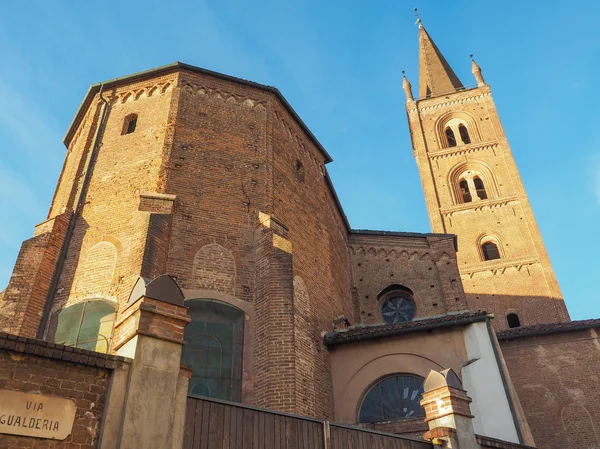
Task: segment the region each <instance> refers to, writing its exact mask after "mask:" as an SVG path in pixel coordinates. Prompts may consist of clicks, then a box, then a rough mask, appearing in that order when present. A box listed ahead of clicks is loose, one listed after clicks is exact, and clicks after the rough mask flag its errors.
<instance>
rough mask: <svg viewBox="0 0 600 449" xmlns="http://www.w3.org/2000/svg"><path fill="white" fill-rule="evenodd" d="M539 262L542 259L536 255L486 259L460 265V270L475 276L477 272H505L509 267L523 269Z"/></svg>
mask: <svg viewBox="0 0 600 449" xmlns="http://www.w3.org/2000/svg"><path fill="white" fill-rule="evenodd" d="M539 263H541V262H540V259H539V258H536V257H526V258H520V259H498V260H486V261H485V262H479V263H474V264H469V265H462V266H459V270H460V274H461V276H464V277H466V276H468V277H473V275H474V274H476V273H482V272H486V271H490V272H492V274H504V272H505V271H506V270H507V269H509V268H515V269H516V270H518V271H521V269H522V268H524V267H526V266H529V265H536V264H539Z"/></svg>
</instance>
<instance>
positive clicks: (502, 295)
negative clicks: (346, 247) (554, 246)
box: [403, 24, 569, 330]
mask: <svg viewBox="0 0 600 449" xmlns="http://www.w3.org/2000/svg"><path fill="white" fill-rule="evenodd" d="M472 71H473V75H474V76H475V81H476V86H464V85H463V84H462V82H461V81H460V80H459V78H458V76H457V75H456V74H455V73H454V71H453V70H452V68H451V67H450V65H449V64H448V62H447V61H446V59H445V58H444V56H443V55H442V54H441V52H440V50H439V49H438V47H437V46H436V45H435V43H434V42H433V40H432V39H431V37H430V36H429V34H428V33H427V31H426V30H425V28H424V27H423V25H422V24H419V97H418V98H413V94H412V88H411V85H410V83H409V81H408V80H407V79H406V77H405V78H404V80H403V89H404V91H405V93H406V98H407V102H406V111H407V114H408V122H409V128H410V133H411V139H412V145H413V153H414V156H415V159H416V161H417V166H418V168H419V173H420V176H421V181H422V184H423V190H424V193H425V201H426V203H427V209H428V212H429V219H430V221H431V228H432V231H433V232H439V233H448V234H456V235H457V236H458V255H457V257H458V264H459V269H460V274H461V278H462V283H463V285H464V290H465V293H466V294H467V301H468V306H469V308H470V309H471V310H485V311H487V312H492V313H494V315H495V317H496V319H495V320H494V326H495V328H496V329H498V330H500V329H506V328H508V327H516V326H519V325H530V324H536V323H553V322H561V321H569V315H568V312H567V309H566V307H565V304H564V301H563V298H562V294H561V292H560V288H559V286H558V282H557V280H556V277H555V275H554V271H553V270H552V265H551V264H550V259H549V258H548V254H547V252H546V249H545V247H544V242H543V240H542V236H541V234H540V231H539V229H538V226H537V224H536V221H535V218H534V216H533V211H532V209H531V206H530V204H529V200H528V198H527V194H526V193H525V189H524V187H523V183H522V181H521V177H520V176H519V172H518V170H517V166H516V164H515V161H514V159H513V155H512V152H511V149H510V146H509V144H508V141H507V139H506V135H505V133H504V130H503V129H502V125H501V123H500V118H499V116H498V112H497V111H496V106H495V105H494V101H493V99H492V93H491V90H490V86H489V85H488V84H486V83H485V81H484V79H483V76H482V73H481V69H480V67H479V66H478V65H477V63H476V62H475V61H474V60H473V61H472ZM523 150H525V149H523Z"/></svg>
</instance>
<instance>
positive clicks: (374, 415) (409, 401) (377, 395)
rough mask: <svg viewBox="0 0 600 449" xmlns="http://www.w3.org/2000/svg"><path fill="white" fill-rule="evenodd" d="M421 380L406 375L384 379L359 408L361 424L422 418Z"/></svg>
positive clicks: (423, 412) (368, 394)
mask: <svg viewBox="0 0 600 449" xmlns="http://www.w3.org/2000/svg"><path fill="white" fill-rule="evenodd" d="M422 395H423V379H421V378H420V377H417V376H411V375H408V374H402V375H395V376H390V377H386V378H385V379H383V380H380V381H379V382H377V383H376V384H375V385H374V386H373V388H371V389H370V390H369V392H368V393H367V395H366V396H365V398H364V400H363V403H362V404H361V407H360V412H359V417H358V421H359V422H361V423H369V422H382V421H392V420H404V419H413V418H422V417H424V416H425V409H424V408H423V407H421V403H420V401H421V397H422Z"/></svg>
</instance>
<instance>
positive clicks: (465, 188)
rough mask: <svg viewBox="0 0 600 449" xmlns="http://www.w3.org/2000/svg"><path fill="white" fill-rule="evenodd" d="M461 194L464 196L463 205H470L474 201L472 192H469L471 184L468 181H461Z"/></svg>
mask: <svg viewBox="0 0 600 449" xmlns="http://www.w3.org/2000/svg"><path fill="white" fill-rule="evenodd" d="M459 186H460V194H461V196H462V202H463V203H470V202H471V201H472V199H473V198H472V197H471V192H470V191H469V183H468V182H467V180H466V179H461V180H460V183H459Z"/></svg>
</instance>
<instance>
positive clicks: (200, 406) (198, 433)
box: [193, 401, 204, 449]
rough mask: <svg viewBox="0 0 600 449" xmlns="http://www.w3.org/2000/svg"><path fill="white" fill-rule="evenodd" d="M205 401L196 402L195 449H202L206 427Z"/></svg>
mask: <svg viewBox="0 0 600 449" xmlns="http://www.w3.org/2000/svg"><path fill="white" fill-rule="evenodd" d="M203 412H204V401H196V407H195V415H194V416H195V418H194V419H195V422H194V445H193V449H201V442H202V426H203V425H204V419H203V417H204V414H203Z"/></svg>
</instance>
